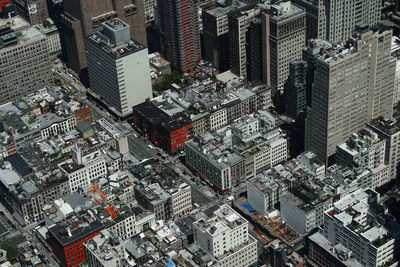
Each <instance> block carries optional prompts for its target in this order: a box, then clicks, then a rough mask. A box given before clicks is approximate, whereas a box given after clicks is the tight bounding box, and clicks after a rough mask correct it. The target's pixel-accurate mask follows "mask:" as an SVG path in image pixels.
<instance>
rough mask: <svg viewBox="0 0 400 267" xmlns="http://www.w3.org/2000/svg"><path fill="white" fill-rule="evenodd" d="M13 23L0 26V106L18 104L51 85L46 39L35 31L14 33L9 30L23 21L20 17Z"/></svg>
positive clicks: (29, 29)
mask: <svg viewBox="0 0 400 267" xmlns="http://www.w3.org/2000/svg"><path fill="white" fill-rule="evenodd" d="M12 20H14V21H15V23H14V24H13V23H12V22H11V21H10V20H9V21H6V24H3V25H0V69H1V71H0V104H4V103H7V102H10V101H14V100H17V99H19V98H21V97H23V96H26V95H28V94H30V93H33V92H35V91H37V90H39V89H42V88H43V87H44V86H46V85H51V84H52V82H53V75H52V72H51V58H50V50H49V43H48V42H49V40H48V39H47V37H46V35H44V34H42V33H41V32H40V31H39V30H37V29H36V28H35V27H28V28H24V29H22V30H16V31H14V30H13V29H12V28H10V26H16V25H18V24H22V23H21V22H17V21H16V20H20V21H23V20H22V19H21V18H20V17H14V18H13V19H12ZM24 22H25V21H24ZM7 23H8V24H7ZM25 23H26V22H25ZM26 24H27V25H28V26H29V24H28V23H26Z"/></svg>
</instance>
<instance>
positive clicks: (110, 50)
mask: <svg viewBox="0 0 400 267" xmlns="http://www.w3.org/2000/svg"><path fill="white" fill-rule="evenodd" d="M118 21H119V22H118V23H115V19H114V20H112V21H107V22H105V25H106V26H108V27H110V28H112V29H114V30H115V31H118V30H120V29H122V28H125V27H126V25H127V24H125V23H124V22H122V21H121V20H118ZM128 26H129V25H128ZM86 41H87V42H89V43H90V44H92V45H93V46H95V47H97V48H99V50H101V51H102V52H103V54H104V55H106V56H109V57H111V58H113V59H114V60H116V59H119V58H122V57H126V56H128V55H131V54H133V53H136V52H138V51H141V50H143V49H146V47H144V46H143V45H142V44H140V43H138V42H136V41H134V40H129V41H126V42H121V43H118V44H115V43H113V42H110V39H109V38H108V37H107V36H106V35H105V34H104V33H103V32H96V33H94V34H92V35H90V36H88V37H87V38H86Z"/></svg>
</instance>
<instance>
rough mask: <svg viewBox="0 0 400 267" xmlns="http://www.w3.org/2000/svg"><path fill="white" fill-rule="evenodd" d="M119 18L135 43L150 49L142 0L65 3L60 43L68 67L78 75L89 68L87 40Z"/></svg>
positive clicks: (74, 1) (74, 0)
mask: <svg viewBox="0 0 400 267" xmlns="http://www.w3.org/2000/svg"><path fill="white" fill-rule="evenodd" d="M116 17H118V18H120V19H121V20H122V21H124V22H125V23H127V24H129V25H130V26H131V27H130V31H131V36H132V38H133V39H135V40H136V41H138V42H139V43H141V44H143V45H147V39H146V28H145V25H144V11H143V0H136V1H133V0H64V13H63V14H62V15H61V22H60V24H61V29H60V32H61V33H62V35H61V40H62V42H63V43H64V47H65V51H64V53H65V54H66V57H67V61H68V63H69V66H70V67H71V68H72V69H73V70H74V71H75V72H77V73H78V74H79V73H80V72H81V70H82V69H84V68H86V57H85V48H84V41H83V40H84V38H85V37H87V36H89V35H91V34H93V33H94V32H97V31H99V30H101V25H102V23H103V22H105V21H107V20H110V19H112V18H116Z"/></svg>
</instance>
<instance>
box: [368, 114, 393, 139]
mask: <svg viewBox="0 0 400 267" xmlns="http://www.w3.org/2000/svg"><path fill="white" fill-rule="evenodd" d="M368 125H369V126H371V127H373V128H375V129H377V130H379V131H381V132H382V133H384V134H386V135H389V136H390V135H393V134H397V133H398V132H400V121H398V120H390V119H385V118H383V119H381V118H377V119H373V120H372V121H371V122H370V123H369V124H368Z"/></svg>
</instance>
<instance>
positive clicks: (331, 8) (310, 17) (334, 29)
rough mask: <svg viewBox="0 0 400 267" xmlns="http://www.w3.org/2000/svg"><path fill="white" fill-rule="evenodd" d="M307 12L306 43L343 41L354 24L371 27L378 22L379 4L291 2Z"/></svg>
mask: <svg viewBox="0 0 400 267" xmlns="http://www.w3.org/2000/svg"><path fill="white" fill-rule="evenodd" d="M292 2H294V3H295V4H297V5H299V6H301V7H303V8H304V9H305V10H306V12H307V40H308V39H315V38H318V39H323V40H328V41H330V42H340V41H345V40H347V39H348V38H349V37H351V35H352V34H353V30H354V29H355V26H356V24H357V23H360V22H366V23H368V24H369V25H371V26H375V25H377V24H378V23H379V22H380V21H381V9H382V1H379V0H367V1H362V0H355V1H344V0H334V1H327V0H293V1H292Z"/></svg>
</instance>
